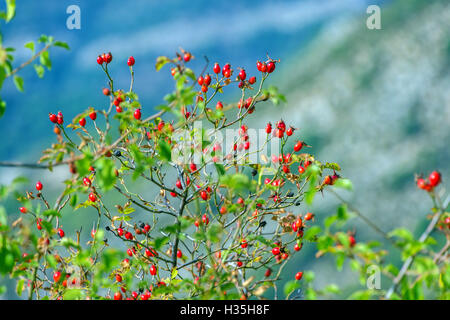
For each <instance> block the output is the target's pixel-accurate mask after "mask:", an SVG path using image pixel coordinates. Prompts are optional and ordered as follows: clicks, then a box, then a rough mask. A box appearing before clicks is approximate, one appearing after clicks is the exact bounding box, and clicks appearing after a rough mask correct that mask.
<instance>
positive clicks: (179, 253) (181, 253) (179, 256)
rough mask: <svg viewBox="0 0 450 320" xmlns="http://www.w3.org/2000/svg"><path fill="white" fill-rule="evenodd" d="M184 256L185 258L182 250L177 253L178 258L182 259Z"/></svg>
mask: <svg viewBox="0 0 450 320" xmlns="http://www.w3.org/2000/svg"><path fill="white" fill-rule="evenodd" d="M182 256H183V252H181V250H180V249H178V251H177V257H178V258H181V257H182Z"/></svg>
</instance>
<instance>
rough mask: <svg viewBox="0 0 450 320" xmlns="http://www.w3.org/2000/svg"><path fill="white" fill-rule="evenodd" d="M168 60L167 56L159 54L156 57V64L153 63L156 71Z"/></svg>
mask: <svg viewBox="0 0 450 320" xmlns="http://www.w3.org/2000/svg"><path fill="white" fill-rule="evenodd" d="M168 62H170V59H169V58H168V57H165V56H160V57H158V58H156V65H155V68H156V71H159V70H161V68H162V67H163V66H164V65H165V64H166V63H168Z"/></svg>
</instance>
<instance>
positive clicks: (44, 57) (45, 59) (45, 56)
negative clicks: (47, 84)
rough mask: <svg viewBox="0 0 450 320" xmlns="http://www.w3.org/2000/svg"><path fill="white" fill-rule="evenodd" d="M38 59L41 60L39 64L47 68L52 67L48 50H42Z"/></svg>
mask: <svg viewBox="0 0 450 320" xmlns="http://www.w3.org/2000/svg"><path fill="white" fill-rule="evenodd" d="M39 61H40V62H41V65H43V66H45V67H47V69H48V70H51V69H52V61H51V60H50V53H49V52H48V51H44V52H42V54H41V55H40V57H39Z"/></svg>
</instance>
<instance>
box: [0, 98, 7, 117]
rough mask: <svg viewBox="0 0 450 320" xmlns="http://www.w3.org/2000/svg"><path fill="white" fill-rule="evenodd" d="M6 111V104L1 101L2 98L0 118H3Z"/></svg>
mask: <svg viewBox="0 0 450 320" xmlns="http://www.w3.org/2000/svg"><path fill="white" fill-rule="evenodd" d="M5 110H6V102H5V101H3V100H1V98H0V118H1V117H3V114H4V113H5Z"/></svg>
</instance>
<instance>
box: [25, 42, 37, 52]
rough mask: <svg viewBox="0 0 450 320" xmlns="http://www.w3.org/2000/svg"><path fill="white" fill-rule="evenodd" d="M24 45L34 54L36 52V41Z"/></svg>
mask: <svg viewBox="0 0 450 320" xmlns="http://www.w3.org/2000/svg"><path fill="white" fill-rule="evenodd" d="M24 47H25V48H28V49H30V50H31V52H32V53H33V54H34V53H35V52H36V50H35V48H34V41H30V42H27V43H25V45H24Z"/></svg>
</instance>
